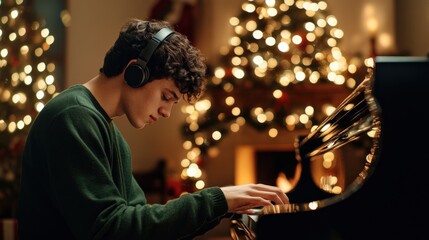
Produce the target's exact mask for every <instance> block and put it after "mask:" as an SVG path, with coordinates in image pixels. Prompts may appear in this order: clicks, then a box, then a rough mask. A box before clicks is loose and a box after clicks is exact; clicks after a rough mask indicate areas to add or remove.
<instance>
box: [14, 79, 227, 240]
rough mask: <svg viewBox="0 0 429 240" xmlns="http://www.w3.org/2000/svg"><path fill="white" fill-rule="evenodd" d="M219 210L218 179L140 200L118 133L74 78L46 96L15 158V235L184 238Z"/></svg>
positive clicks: (223, 206)
mask: <svg viewBox="0 0 429 240" xmlns="http://www.w3.org/2000/svg"><path fill="white" fill-rule="evenodd" d="M226 213H227V203H226V199H225V196H224V195H223V193H222V191H221V190H220V188H218V187H211V188H206V189H203V190H201V191H199V192H195V193H190V194H186V195H183V196H181V197H180V198H177V199H174V200H171V201H169V202H168V203H167V204H165V205H161V204H148V203H147V201H146V198H145V195H144V192H143V191H142V189H141V188H140V187H139V185H138V184H137V182H136V181H135V179H134V178H133V175H132V169H131V152H130V149H129V146H128V144H127V143H126V142H125V140H124V138H123V136H122V135H121V133H120V132H119V130H118V129H117V128H116V126H115V125H114V123H113V122H112V121H111V119H110V118H109V117H108V115H107V114H106V112H105V111H104V110H103V109H102V108H101V106H100V105H99V103H98V102H97V101H96V99H95V98H94V96H93V95H92V94H91V93H90V92H89V91H88V90H87V89H86V88H85V87H84V86H82V85H76V86H73V87H71V88H69V89H67V90H65V91H63V92H62V93H61V94H60V95H58V96H56V97H55V98H53V99H52V100H51V101H50V102H49V103H48V104H47V105H46V106H45V108H44V109H43V111H42V112H40V114H39V115H38V116H37V118H36V119H35V121H34V122H33V125H32V127H31V130H30V133H29V136H28V139H27V142H26V146H25V152H24V155H23V159H22V181H21V197H20V201H19V208H18V224H19V225H18V226H19V227H18V229H19V236H20V239H191V238H192V237H194V236H196V235H200V234H202V233H204V232H206V231H208V230H209V229H211V228H213V227H214V226H216V225H217V224H218V223H219V222H220V220H221V218H222V217H224V216H225V214H226Z"/></svg>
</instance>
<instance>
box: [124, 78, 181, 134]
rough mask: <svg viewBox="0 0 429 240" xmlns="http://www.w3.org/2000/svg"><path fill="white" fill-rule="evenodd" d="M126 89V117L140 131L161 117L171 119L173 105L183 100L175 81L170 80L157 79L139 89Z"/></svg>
mask: <svg viewBox="0 0 429 240" xmlns="http://www.w3.org/2000/svg"><path fill="white" fill-rule="evenodd" d="M126 88H127V89H126V91H125V93H124V94H123V96H122V104H123V107H124V111H125V115H126V116H127V118H128V121H129V122H130V123H131V125H133V127H135V128H138V129H140V128H143V127H144V126H146V124H150V123H154V122H156V121H157V120H158V119H159V118H161V117H165V118H167V117H169V116H170V114H171V109H172V107H173V105H174V104H176V103H178V101H179V100H180V99H181V98H182V94H181V93H180V91H179V89H178V88H177V86H176V85H175V84H174V81H173V80H172V79H169V78H163V79H156V80H153V81H150V82H148V83H146V84H145V85H143V86H142V87H139V88H131V87H128V86H127V87H126Z"/></svg>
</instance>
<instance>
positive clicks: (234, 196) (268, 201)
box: [221, 184, 289, 214]
mask: <svg viewBox="0 0 429 240" xmlns="http://www.w3.org/2000/svg"><path fill="white" fill-rule="evenodd" d="M221 190H222V191H223V194H224V195H225V198H226V201H227V203H228V212H232V213H238V214H242V213H252V209H253V208H257V207H262V206H268V205H273V204H275V205H282V204H288V203H289V198H288V197H287V196H286V194H285V193H284V192H282V190H281V189H280V188H278V187H274V186H270V185H265V184H245V185H238V186H227V187H221Z"/></svg>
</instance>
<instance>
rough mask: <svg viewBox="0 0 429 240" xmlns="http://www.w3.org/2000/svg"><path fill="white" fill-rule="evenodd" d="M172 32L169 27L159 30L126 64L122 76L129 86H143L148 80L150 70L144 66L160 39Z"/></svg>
mask: <svg viewBox="0 0 429 240" xmlns="http://www.w3.org/2000/svg"><path fill="white" fill-rule="evenodd" d="M173 33H174V32H173V31H172V30H171V29H169V28H163V29H161V30H159V31H158V32H157V33H156V34H155V35H154V36H153V37H152V39H151V40H150V41H149V42H148V43H147V45H146V47H145V48H143V50H142V51H141V52H140V54H139V57H138V59H137V61H136V62H133V63H131V64H130V65H128V67H127V68H126V69H125V74H124V78H125V82H127V84H128V85H129V86H131V87H133V88H138V87H141V86H143V85H144V84H145V83H146V82H147V81H148V80H149V77H150V72H149V69H148V68H147V66H146V65H147V63H148V62H149V59H150V58H151V57H152V54H153V52H154V51H155V50H156V49H157V48H158V47H159V45H160V44H161V43H162V41H164V40H165V39H166V38H167V37H168V36H170V35H171V34H173Z"/></svg>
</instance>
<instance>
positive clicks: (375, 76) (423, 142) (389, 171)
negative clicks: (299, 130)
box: [231, 56, 429, 240]
mask: <svg viewBox="0 0 429 240" xmlns="http://www.w3.org/2000/svg"><path fill="white" fill-rule="evenodd" d="M428 104H429V61H428V58H426V57H393V56H389V57H388V56H383V57H377V58H375V64H374V67H373V68H371V69H370V70H369V71H368V74H367V76H366V77H365V79H364V80H363V81H362V83H361V84H360V85H359V86H358V87H357V88H356V89H355V90H354V91H353V92H352V93H351V94H350V95H349V96H348V97H347V98H346V99H344V100H343V102H342V103H341V104H340V105H339V106H338V107H337V109H336V111H335V112H334V114H332V115H330V116H329V117H327V118H326V119H325V120H324V121H323V122H322V123H321V124H320V125H319V127H318V128H316V129H315V130H314V131H311V132H310V133H309V134H307V135H304V136H299V137H297V139H296V142H295V151H296V158H297V159H298V160H299V161H300V164H301V167H302V169H301V175H300V178H299V180H298V182H297V184H296V185H295V186H294V188H293V189H292V190H291V191H290V192H288V193H287V195H288V197H289V199H290V202H291V203H290V204H287V205H274V206H270V207H264V208H262V209H255V213H254V214H250V215H249V214H243V215H238V216H236V217H234V218H233V219H232V221H231V237H232V239H234V240H242V239H245V240H252V239H258V240H261V239H321V240H325V239H326V240H354V239H413V240H415V239H429V156H428V151H427V150H428V149H429V141H428V140H427V139H426V137H428V136H429V126H428V124H429V122H428V118H427V117H426V116H427V113H426V112H425V111H426V110H425V109H428V108H427V107H428ZM328 153H331V154H334V155H336V156H341V157H342V158H343V160H344V161H345V162H346V163H347V162H348V163H349V165H348V166H354V169H356V168H358V171H355V172H353V171H351V172H347V171H346V175H347V176H348V179H349V180H348V181H347V182H346V183H345V184H344V187H343V188H335V187H332V186H333V185H332V184H331V185H330V184H327V183H329V181H331V180H332V179H329V178H325V179H324V180H325V182H323V181H322V183H321V181H317V179H316V180H315V178H314V173H313V172H312V171H314V168H311V164H312V162H313V161H316V160H317V159H318V158H321V157H325V156H327V154H328ZM356 166H358V167H356ZM350 176H352V177H350ZM333 180H336V179H335V178H334V179H333ZM326 182H327V183H326Z"/></svg>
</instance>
